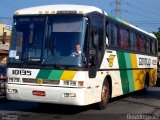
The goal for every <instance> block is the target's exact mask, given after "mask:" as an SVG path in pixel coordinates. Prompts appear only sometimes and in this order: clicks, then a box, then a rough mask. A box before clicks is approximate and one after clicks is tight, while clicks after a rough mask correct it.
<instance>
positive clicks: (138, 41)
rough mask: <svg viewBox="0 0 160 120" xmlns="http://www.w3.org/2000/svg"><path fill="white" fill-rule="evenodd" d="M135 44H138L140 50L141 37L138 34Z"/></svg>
mask: <svg viewBox="0 0 160 120" xmlns="http://www.w3.org/2000/svg"><path fill="white" fill-rule="evenodd" d="M137 46H138V50H139V51H141V37H140V35H138V37H137Z"/></svg>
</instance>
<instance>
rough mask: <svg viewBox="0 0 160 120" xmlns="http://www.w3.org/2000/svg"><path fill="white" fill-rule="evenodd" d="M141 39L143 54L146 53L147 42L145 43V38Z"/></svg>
mask: <svg viewBox="0 0 160 120" xmlns="http://www.w3.org/2000/svg"><path fill="white" fill-rule="evenodd" d="M140 38H141V51H142V52H145V51H146V45H145V44H146V41H145V38H144V36H140Z"/></svg>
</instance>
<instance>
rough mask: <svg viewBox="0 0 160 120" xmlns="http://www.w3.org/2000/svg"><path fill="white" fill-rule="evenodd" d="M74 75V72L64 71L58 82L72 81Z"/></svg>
mask: <svg viewBox="0 0 160 120" xmlns="http://www.w3.org/2000/svg"><path fill="white" fill-rule="evenodd" d="M75 74H76V71H64V72H63V74H62V76H61V78H60V80H72V79H73V77H74V76H75Z"/></svg>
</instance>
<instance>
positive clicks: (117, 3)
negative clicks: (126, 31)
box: [111, 0, 122, 18]
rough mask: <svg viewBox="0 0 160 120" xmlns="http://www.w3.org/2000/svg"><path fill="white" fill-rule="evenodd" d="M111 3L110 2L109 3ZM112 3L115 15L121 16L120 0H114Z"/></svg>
mask: <svg viewBox="0 0 160 120" xmlns="http://www.w3.org/2000/svg"><path fill="white" fill-rule="evenodd" d="M111 4H112V3H111ZM113 4H115V8H114V10H113V11H114V14H115V16H117V17H119V18H121V11H122V10H121V5H122V0H114V2H113Z"/></svg>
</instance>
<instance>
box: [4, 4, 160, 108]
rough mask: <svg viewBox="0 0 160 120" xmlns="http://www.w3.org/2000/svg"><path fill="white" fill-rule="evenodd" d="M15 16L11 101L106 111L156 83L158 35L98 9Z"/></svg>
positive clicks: (58, 8)
mask: <svg viewBox="0 0 160 120" xmlns="http://www.w3.org/2000/svg"><path fill="white" fill-rule="evenodd" d="M13 18H14V19H13V31H12V40H11V45H10V51H9V59H8V69H7V77H8V82H7V98H8V99H9V100H18V101H31V102H37V103H53V104H66V105H76V106H85V105H89V104H94V103H97V104H99V107H100V108H102V109H104V108H105V107H106V105H107V103H108V101H109V99H110V98H114V97H117V96H121V95H124V94H127V93H130V92H134V91H138V90H142V89H147V88H148V87H149V86H153V85H155V84H156V80H157V39H156V37H155V36H154V35H153V34H151V33H148V32H146V31H144V30H142V29H140V28H138V27H136V26H134V25H132V24H130V23H128V22H126V21H123V20H121V19H119V18H117V17H114V16H112V15H110V14H107V12H105V11H103V10H101V9H99V8H97V7H94V6H85V5H69V4H67V5H65V4H62V5H45V6H38V7H32V8H25V9H21V10H18V11H16V12H15V14H14V17H13ZM77 49H79V50H80V52H78V55H72V53H73V52H74V51H76V52H77Z"/></svg>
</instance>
